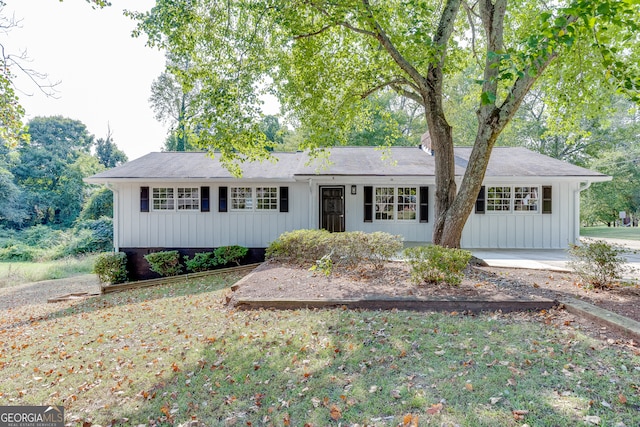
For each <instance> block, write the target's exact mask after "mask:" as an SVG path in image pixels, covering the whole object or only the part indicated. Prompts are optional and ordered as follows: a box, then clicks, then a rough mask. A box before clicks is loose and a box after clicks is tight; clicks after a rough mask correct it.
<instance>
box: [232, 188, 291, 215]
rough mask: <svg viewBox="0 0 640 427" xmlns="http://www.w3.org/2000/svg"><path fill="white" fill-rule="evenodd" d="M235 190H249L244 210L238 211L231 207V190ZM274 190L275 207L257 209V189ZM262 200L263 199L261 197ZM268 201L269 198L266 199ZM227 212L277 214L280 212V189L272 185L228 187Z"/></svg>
mask: <svg viewBox="0 0 640 427" xmlns="http://www.w3.org/2000/svg"><path fill="white" fill-rule="evenodd" d="M236 188H248V189H249V190H251V198H250V199H246V200H247V203H246V204H245V205H246V206H249V207H245V208H244V209H238V208H234V207H233V199H234V197H233V190H234V189H236ZM259 188H260V189H275V201H276V204H275V207H273V208H268V209H267V208H258V189H259ZM263 199H264V197H263ZM266 199H267V200H270V199H271V198H266ZM229 210H230V211H231V212H279V211H280V188H279V187H278V186H272V185H256V186H236V187H229Z"/></svg>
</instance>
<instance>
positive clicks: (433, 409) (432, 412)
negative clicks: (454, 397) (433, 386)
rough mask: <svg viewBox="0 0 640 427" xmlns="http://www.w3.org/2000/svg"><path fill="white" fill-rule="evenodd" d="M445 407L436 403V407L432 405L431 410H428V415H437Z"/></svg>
mask: <svg viewBox="0 0 640 427" xmlns="http://www.w3.org/2000/svg"><path fill="white" fill-rule="evenodd" d="M442 408H443V405H442V403H436V404H435V405H431V407H430V408H429V409H427V414H429V415H436V414H439V413H440V411H442Z"/></svg>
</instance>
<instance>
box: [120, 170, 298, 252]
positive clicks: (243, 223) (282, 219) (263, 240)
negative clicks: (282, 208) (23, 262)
mask: <svg viewBox="0 0 640 427" xmlns="http://www.w3.org/2000/svg"><path fill="white" fill-rule="evenodd" d="M221 185H222V186H227V187H230V186H231V185H228V184H227V183H223V184H220V183H207V182H189V183H184V182H183V183H180V184H175V183H168V182H164V183H163V182H154V183H135V184H121V185H118V186H117V188H116V192H115V193H114V195H115V197H119V203H118V204H117V206H118V211H117V218H116V221H115V222H116V223H117V224H119V228H118V229H117V230H116V232H118V243H119V246H120V247H122V248H211V247H219V246H227V245H242V246H246V247H251V248H264V247H267V246H268V245H269V243H270V242H271V241H273V240H275V239H276V238H277V237H278V236H279V235H280V234H281V233H283V232H285V231H289V230H295V229H299V228H307V226H308V225H307V221H308V220H307V219H308V216H309V215H308V187H307V186H306V184H301V183H243V184H242V185H243V186H253V187H256V186H278V187H281V186H287V187H289V212H279V211H273V212H253V211H252V212H238V211H232V210H231V209H229V211H228V212H218V188H219V187H220V186H221ZM143 186H148V187H149V188H153V187H183V186H184V187H189V186H193V187H196V186H197V187H201V186H208V187H209V188H210V212H200V211H193V212H189V211H170V212H158V211H155V212H154V211H153V210H151V211H150V212H140V187H143ZM114 225H115V224H114Z"/></svg>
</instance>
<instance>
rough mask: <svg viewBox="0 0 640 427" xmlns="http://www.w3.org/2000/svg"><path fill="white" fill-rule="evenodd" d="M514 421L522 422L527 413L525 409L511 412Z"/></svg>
mask: <svg viewBox="0 0 640 427" xmlns="http://www.w3.org/2000/svg"><path fill="white" fill-rule="evenodd" d="M511 413H512V414H513V418H514V419H515V420H524V416H525V415H527V414H528V413H529V411H527V410H526V409H515V410H513V411H511Z"/></svg>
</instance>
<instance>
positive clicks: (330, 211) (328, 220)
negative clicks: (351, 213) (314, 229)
mask: <svg viewBox="0 0 640 427" xmlns="http://www.w3.org/2000/svg"><path fill="white" fill-rule="evenodd" d="M320 228H324V229H325V230H327V231H330V232H332V233H333V232H342V231H344V187H320Z"/></svg>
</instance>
